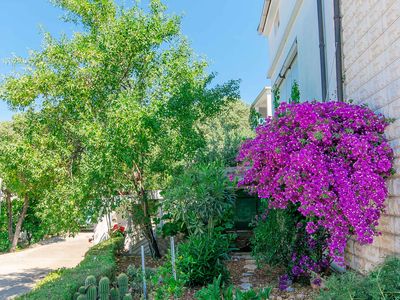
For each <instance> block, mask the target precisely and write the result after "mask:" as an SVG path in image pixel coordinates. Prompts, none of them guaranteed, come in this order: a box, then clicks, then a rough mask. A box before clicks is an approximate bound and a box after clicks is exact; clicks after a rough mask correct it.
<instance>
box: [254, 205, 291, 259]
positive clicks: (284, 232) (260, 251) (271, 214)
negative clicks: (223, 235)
mask: <svg viewBox="0 0 400 300" xmlns="http://www.w3.org/2000/svg"><path fill="white" fill-rule="evenodd" d="M296 223H297V220H296V219H295V218H294V216H293V214H291V213H290V212H289V211H286V210H282V209H270V210H266V211H265V212H264V213H263V214H261V215H259V216H257V217H256V220H255V221H254V223H253V226H254V230H253V234H254V235H253V237H252V238H251V244H252V252H253V253H252V254H253V256H254V258H255V259H256V260H257V263H258V264H259V265H261V264H267V265H271V266H274V265H285V266H286V265H287V264H288V263H289V261H290V259H291V256H292V251H293V244H294V242H295V238H296V231H295V230H294V228H295V227H296Z"/></svg>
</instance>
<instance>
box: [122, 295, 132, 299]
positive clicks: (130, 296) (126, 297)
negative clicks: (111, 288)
mask: <svg viewBox="0 0 400 300" xmlns="http://www.w3.org/2000/svg"><path fill="white" fill-rule="evenodd" d="M122 300H133V298H132V295H131V294H125V296H124V297H122Z"/></svg>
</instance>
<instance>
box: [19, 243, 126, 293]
mask: <svg viewBox="0 0 400 300" xmlns="http://www.w3.org/2000/svg"><path fill="white" fill-rule="evenodd" d="M122 246H123V238H121V237H118V238H113V239H109V240H107V241H104V242H102V243H100V244H97V245H96V246H93V247H92V248H91V249H90V250H89V251H88V252H87V253H86V255H85V258H84V259H83V260H82V261H81V263H80V264H79V265H78V266H76V267H75V268H72V269H65V268H62V269H59V270H57V271H54V272H51V273H50V274H48V275H47V276H46V277H45V278H44V279H42V280H41V281H40V282H39V283H38V284H37V285H36V287H35V288H34V289H33V290H32V291H31V292H29V293H28V294H25V295H22V296H20V297H18V298H17V299H28V300H36V299H37V300H43V299H57V300H62V299H65V300H70V299H72V298H73V296H74V293H75V292H76V291H77V290H78V288H79V287H80V286H82V285H83V284H84V282H85V279H86V277H87V276H88V275H94V276H96V278H97V279H99V278H100V277H102V276H107V277H109V278H110V279H111V278H113V276H114V273H115V271H116V268H117V264H116V258H115V254H116V252H117V251H118V250H119V249H121V248H122Z"/></svg>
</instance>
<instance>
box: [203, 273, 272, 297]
mask: <svg viewBox="0 0 400 300" xmlns="http://www.w3.org/2000/svg"><path fill="white" fill-rule="evenodd" d="M221 279H222V277H221V275H219V276H218V278H214V281H213V283H211V284H209V285H208V286H207V287H204V288H202V289H201V290H199V291H198V292H196V294H195V299H196V300H210V299H213V300H219V299H221V300H233V299H235V300H267V299H269V295H270V293H271V290H272V289H271V288H264V289H260V290H258V291H256V290H252V289H251V290H248V291H241V290H240V289H237V288H236V289H235V288H234V287H233V286H232V285H229V286H225V285H224V284H222V283H221Z"/></svg>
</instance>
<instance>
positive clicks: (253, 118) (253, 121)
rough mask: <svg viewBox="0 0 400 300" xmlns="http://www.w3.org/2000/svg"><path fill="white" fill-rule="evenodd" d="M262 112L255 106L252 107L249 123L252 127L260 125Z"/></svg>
mask: <svg viewBox="0 0 400 300" xmlns="http://www.w3.org/2000/svg"><path fill="white" fill-rule="evenodd" d="M260 118H261V114H260V113H259V112H258V111H256V110H255V108H254V107H252V108H251V109H250V116H249V124H250V128H251V129H253V130H255V129H256V128H257V126H258V125H260Z"/></svg>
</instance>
